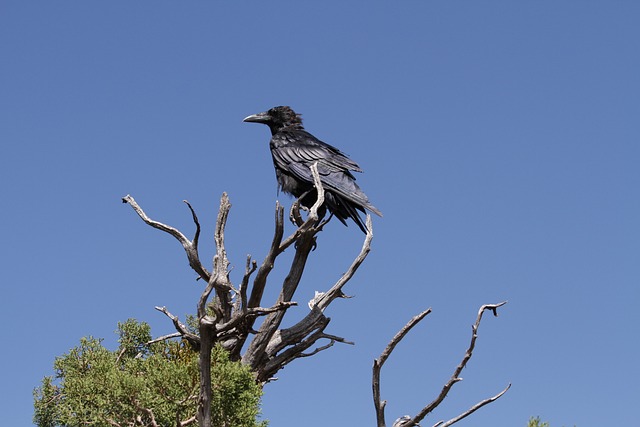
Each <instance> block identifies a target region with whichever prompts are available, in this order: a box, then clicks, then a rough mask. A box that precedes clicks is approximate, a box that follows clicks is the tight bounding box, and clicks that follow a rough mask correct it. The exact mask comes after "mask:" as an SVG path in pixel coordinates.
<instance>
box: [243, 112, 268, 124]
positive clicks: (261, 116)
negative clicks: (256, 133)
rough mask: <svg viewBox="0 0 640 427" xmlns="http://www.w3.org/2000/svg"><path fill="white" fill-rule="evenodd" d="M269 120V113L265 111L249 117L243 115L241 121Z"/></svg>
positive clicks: (260, 121)
mask: <svg viewBox="0 0 640 427" xmlns="http://www.w3.org/2000/svg"><path fill="white" fill-rule="evenodd" d="M269 120H271V116H269V114H268V113H266V112H265V113H258V114H252V115H250V116H249V117H245V118H244V120H243V122H249V123H267V122H268V121H269Z"/></svg>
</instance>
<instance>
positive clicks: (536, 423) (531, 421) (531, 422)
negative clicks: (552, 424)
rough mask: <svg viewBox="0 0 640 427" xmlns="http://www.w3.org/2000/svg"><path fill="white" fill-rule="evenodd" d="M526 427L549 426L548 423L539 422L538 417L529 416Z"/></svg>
mask: <svg viewBox="0 0 640 427" xmlns="http://www.w3.org/2000/svg"><path fill="white" fill-rule="evenodd" d="M527 427H549V423H543V422H541V421H540V417H535V418H534V417H531V418H530V419H529V425H528V426H527Z"/></svg>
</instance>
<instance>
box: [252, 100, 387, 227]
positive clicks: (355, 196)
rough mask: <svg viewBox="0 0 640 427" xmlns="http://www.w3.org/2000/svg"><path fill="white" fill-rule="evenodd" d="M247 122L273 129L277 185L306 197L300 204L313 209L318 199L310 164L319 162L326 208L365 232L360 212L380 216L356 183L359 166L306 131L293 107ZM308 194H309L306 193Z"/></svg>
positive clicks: (262, 114)
mask: <svg viewBox="0 0 640 427" xmlns="http://www.w3.org/2000/svg"><path fill="white" fill-rule="evenodd" d="M244 121H245V122H253V123H263V124H265V125H267V126H269V129H271V142H270V143H269V146H270V148H271V156H272V157H273V165H274V166H275V169H276V178H277V180H278V186H279V188H280V189H282V191H284V192H285V193H289V194H292V195H293V196H294V197H300V196H303V195H304V197H303V198H302V199H301V201H300V203H301V204H302V206H305V207H307V208H310V207H311V206H312V205H313V204H314V203H315V202H316V200H317V194H316V192H315V190H314V186H313V175H312V174H311V169H310V166H311V165H313V164H314V163H316V162H317V163H318V174H319V175H320V181H321V182H322V186H323V188H324V190H325V203H324V205H323V212H319V213H318V214H319V215H320V217H322V216H324V208H325V207H326V208H328V209H329V212H331V213H332V214H333V215H335V216H336V218H338V219H339V220H340V221H341V222H342V223H343V224H345V225H346V224H347V223H346V220H347V219H348V218H351V219H353V221H354V222H355V223H356V224H357V225H358V227H360V229H361V230H362V231H363V232H364V233H366V232H367V229H366V227H365V225H364V223H363V222H362V218H361V217H360V214H359V213H358V211H360V212H363V213H364V212H365V209H367V210H370V211H371V212H373V213H375V214H376V215H378V216H382V213H381V212H380V211H379V210H378V209H376V207H375V206H373V205H372V204H371V203H369V199H368V198H367V196H366V194H364V192H363V191H362V190H361V189H360V187H358V185H357V184H356V182H355V181H356V178H355V177H354V176H353V174H352V173H351V171H354V172H362V169H360V166H358V164H357V163H356V162H354V161H353V160H351V159H349V158H348V157H347V156H346V155H344V154H343V153H342V152H340V150H338V149H337V148H335V147H333V146H331V145H329V144H327V143H325V142H322V141H320V140H319V139H318V138H316V137H315V136H313V135H311V134H310V133H309V132H307V131H306V130H304V127H302V118H301V117H300V115H299V114H296V113H295V112H294V111H293V110H292V109H291V108H290V107H284V106H281V107H274V108H272V109H270V110H269V111H265V112H264V113H259V114H254V115H252V116H249V117H247V118H245V119H244ZM305 193H307V194H306V195H305Z"/></svg>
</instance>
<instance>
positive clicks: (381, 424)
mask: <svg viewBox="0 0 640 427" xmlns="http://www.w3.org/2000/svg"><path fill="white" fill-rule="evenodd" d="M506 303H507V302H506V301H504V302H501V303H499V304H486V305H483V306H482V307H480V310H478V316H477V318H476V321H475V323H474V324H473V325H472V327H471V340H470V342H469V346H468V348H467V350H466V352H465V354H464V356H463V358H462V360H461V361H460V363H459V364H458V366H457V367H456V368H455V370H454V372H453V375H452V376H451V378H450V379H449V380H448V381H447V382H446V383H445V385H444V386H443V387H442V390H441V391H440V393H439V394H438V396H437V397H436V398H435V399H434V400H433V401H431V402H430V403H429V404H427V405H426V406H425V407H424V408H422V410H420V412H418V413H417V414H416V415H415V416H413V417H411V416H408V415H405V416H403V417H401V418H398V419H397V420H396V421H395V422H394V424H393V427H408V426H418V425H419V424H418V423H419V422H420V421H422V420H423V419H424V417H426V416H427V415H428V414H430V413H431V412H433V410H435V409H436V408H437V407H438V406H439V405H440V404H441V403H442V401H443V400H444V398H445V397H447V395H448V394H449V391H450V390H451V388H452V387H453V385H454V384H455V383H457V382H459V381H462V378H461V377H460V374H461V373H462V370H463V369H464V368H465V366H466V365H467V362H468V361H469V360H470V359H471V357H472V356H473V350H474V348H475V344H476V340H477V338H478V328H479V327H480V322H481V321H482V316H483V314H484V312H485V311H487V310H489V311H491V312H493V314H494V316H497V315H498V311H497V309H498V308H499V307H502V306H503V305H505V304H506ZM430 312H431V309H428V310H426V311H423V312H422V313H420V314H418V315H417V316H415V317H414V318H413V319H411V320H410V321H409V322H408V323H407V324H406V325H405V326H404V327H403V328H402V329H401V330H400V331H399V332H398V333H397V334H396V335H395V336H394V337H393V339H392V340H391V341H390V342H389V344H388V345H387V347H386V348H385V350H384V351H383V352H382V354H381V355H380V357H379V358H378V359H376V360H374V362H373V380H372V388H373V403H374V407H375V410H376V420H377V426H378V427H386V423H385V416H384V408H385V405H386V401H385V400H382V399H381V397H380V370H381V369H382V366H383V365H384V362H385V361H386V360H387V359H388V358H389V356H390V355H391V352H392V351H393V349H394V348H395V347H396V345H397V344H398V343H399V342H400V341H401V340H402V339H403V338H404V337H405V336H406V334H407V333H408V332H409V330H411V328H413V327H414V326H415V325H416V324H417V323H418V322H419V321H420V320H422V319H423V318H424V317H425V316H426V315H427V314H429V313H430ZM509 387H511V384H509V385H508V386H507V387H506V388H505V389H504V390H502V391H501V392H500V393H498V394H497V395H495V396H493V397H490V398H488V399H484V400H482V401H480V402H478V403H477V404H475V405H473V406H472V407H471V408H469V409H468V410H467V411H465V412H463V413H462V414H460V415H458V416H456V417H454V418H452V419H450V420H449V421H446V422H445V421H440V422H438V423H437V424H435V425H434V427H442V426H450V425H452V424H454V423H456V422H458V421H460V420H462V419H463V418H465V417H467V416H469V415H471V414H472V413H474V412H475V411H477V410H478V409H480V408H482V407H483V406H485V405H487V404H489V403H491V402H493V401H495V400H497V399H498V398H500V397H501V396H502V395H503V394H504V393H506V392H507V390H508V389H509Z"/></svg>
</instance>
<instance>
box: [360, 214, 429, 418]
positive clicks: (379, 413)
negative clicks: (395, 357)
mask: <svg viewBox="0 0 640 427" xmlns="http://www.w3.org/2000/svg"><path fill="white" fill-rule="evenodd" d="M370 220H371V218H368V219H367V228H368V229H369V230H370V229H371V228H370V227H369V225H370V224H369V223H370V222H371V221H370ZM367 234H368V233H367ZM429 313H431V309H430V308H428V309H426V310H425V311H423V312H422V313H420V314H418V315H416V316H414V317H413V318H412V319H411V320H409V322H407V324H406V325H404V326H403V327H402V329H400V331H398V333H397V334H396V335H395V336H394V337H393V338H392V339H391V341H390V342H389V344H387V347H386V348H385V349H384V351H383V352H382V354H381V355H380V357H378V358H377V359H376V360H374V361H373V379H372V381H371V384H372V388H373V406H374V407H375V410H376V420H377V422H378V424H377V425H378V427H385V426H386V423H385V418H384V408H385V406H386V404H387V401H386V400H381V398H380V371H381V369H382V366H383V365H384V363H385V362H386V361H387V359H388V358H389V356H390V355H391V353H392V352H393V350H394V349H395V348H396V346H397V345H398V343H399V342H400V341H402V339H403V338H404V337H405V336H406V335H407V334H408V333H409V331H410V330H411V329H412V328H413V327H414V326H415V325H417V324H418V322H420V321H421V320H422V319H424V318H425V317H426V316H427V315H428V314H429ZM394 425H395V423H394ZM409 425H411V424H409Z"/></svg>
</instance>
